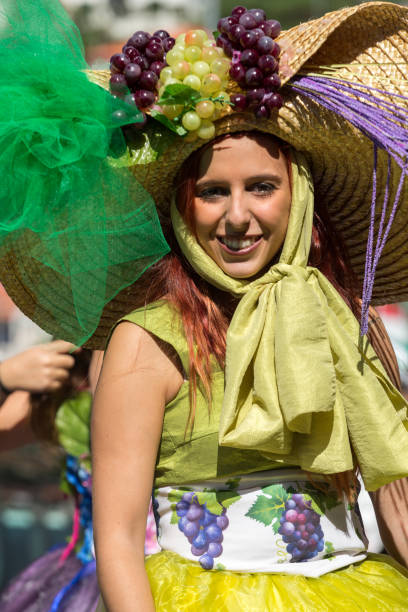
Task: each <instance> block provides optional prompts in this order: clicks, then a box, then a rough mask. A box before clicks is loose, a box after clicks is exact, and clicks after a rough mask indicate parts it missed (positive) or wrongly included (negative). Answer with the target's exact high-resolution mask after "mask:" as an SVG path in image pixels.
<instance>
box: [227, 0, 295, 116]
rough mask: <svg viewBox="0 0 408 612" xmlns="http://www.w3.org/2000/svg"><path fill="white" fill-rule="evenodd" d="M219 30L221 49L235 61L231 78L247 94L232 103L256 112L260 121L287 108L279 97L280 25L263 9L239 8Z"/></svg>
mask: <svg viewBox="0 0 408 612" xmlns="http://www.w3.org/2000/svg"><path fill="white" fill-rule="evenodd" d="M217 27H218V31H219V32H220V36H219V37H218V38H217V45H218V46H219V47H221V48H222V49H223V50H224V53H225V54H226V55H227V56H228V57H232V63H231V68H230V77H231V78H232V79H233V80H234V81H236V82H237V83H238V85H239V86H240V87H241V89H243V90H244V91H245V93H244V94H240V93H238V94H233V95H232V96H231V102H232V103H233V104H234V105H235V108H236V109H237V110H245V109H246V108H252V109H253V110H254V112H255V116H256V117H259V118H266V119H267V118H269V117H270V114H271V110H272V109H275V108H280V107H281V106H282V104H283V99H282V96H281V95H280V94H278V93H277V90H278V89H279V87H280V86H281V81H280V78H279V76H278V68H279V63H278V56H279V53H280V47H279V45H278V43H276V42H275V40H274V39H275V38H277V36H279V34H280V31H281V26H280V23H279V21H276V20H275V19H269V20H267V19H266V14H265V11H263V10H262V9H249V10H247V9H246V8H245V7H244V6H236V7H235V8H233V9H232V12H231V15H230V16H229V17H223V18H222V19H220V20H219V22H218V26H217Z"/></svg>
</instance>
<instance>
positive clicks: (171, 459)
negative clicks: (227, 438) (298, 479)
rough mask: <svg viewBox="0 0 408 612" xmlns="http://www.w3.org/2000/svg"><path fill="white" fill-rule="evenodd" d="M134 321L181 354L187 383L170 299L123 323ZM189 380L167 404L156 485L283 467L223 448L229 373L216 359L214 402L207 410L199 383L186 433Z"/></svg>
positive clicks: (183, 347) (183, 346) (183, 357)
mask: <svg viewBox="0 0 408 612" xmlns="http://www.w3.org/2000/svg"><path fill="white" fill-rule="evenodd" d="M122 320H126V321H131V322H132V323H135V324H136V325H139V326H140V327H143V328H144V329H146V330H147V331H148V332H150V333H151V334H153V335H154V336H156V337H157V338H159V339H160V340H162V341H164V342H166V343H168V344H169V345H171V346H172V347H173V348H174V349H175V351H176V352H177V354H178V356H179V358H180V361H181V363H182V366H183V370H184V372H185V376H186V378H187V379H188V375H189V363H188V346H187V341H186V338H185V334H184V331H183V327H182V324H181V320H180V317H179V315H178V313H177V312H176V310H175V309H174V307H172V306H171V305H170V304H169V303H168V302H166V301H164V300H163V301H160V302H154V303H152V304H149V305H148V306H146V307H143V308H140V309H138V310H135V311H133V312H132V313H130V314H129V315H127V316H126V317H124V319H122ZM188 385H189V383H188V380H185V381H184V382H183V384H182V386H181V388H180V390H179V392H178V394H177V395H176V397H175V398H174V399H173V400H172V401H171V402H169V403H168V404H167V406H166V410H165V414H164V420H163V432H162V437H161V444H160V448H159V451H158V456H157V464H156V471H155V487H158V486H167V485H180V484H183V483H188V482H194V481H196V480H214V479H216V478H224V477H229V476H234V475H238V474H248V473H251V472H257V471H261V470H267V469H272V468H274V467H282V465H281V464H280V463H278V462H273V461H271V460H270V459H267V458H266V457H264V456H263V455H261V453H259V452H257V451H250V450H241V449H233V448H227V447H220V446H219V445H218V426H219V420H220V412H221V406H222V399H223V393H224V372H223V370H222V369H221V368H220V366H219V365H218V363H217V362H216V360H215V359H213V361H212V384H211V392H212V403H211V406H210V407H209V406H208V401H207V398H206V397H205V395H204V393H203V391H202V389H201V387H200V385H198V386H197V410H196V417H195V422H194V428H193V432H192V434H191V435H190V434H189V433H185V432H186V424H187V420H188V415H189V389H188Z"/></svg>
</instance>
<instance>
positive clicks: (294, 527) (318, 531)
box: [278, 493, 324, 562]
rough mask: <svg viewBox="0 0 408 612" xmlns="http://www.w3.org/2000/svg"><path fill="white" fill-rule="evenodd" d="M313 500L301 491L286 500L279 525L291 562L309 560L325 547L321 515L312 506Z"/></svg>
mask: <svg viewBox="0 0 408 612" xmlns="http://www.w3.org/2000/svg"><path fill="white" fill-rule="evenodd" d="M311 505H312V502H311V501H310V500H305V499H304V497H303V495H301V494H300V493H294V494H293V495H292V496H291V497H290V498H289V499H288V500H287V501H286V502H285V511H284V512H283V514H282V516H281V519H280V523H281V526H280V527H279V530H278V531H279V533H280V534H281V536H282V540H283V541H284V542H285V543H286V544H287V546H286V550H287V551H288V553H289V554H290V555H291V557H292V558H291V562H296V561H307V560H308V559H312V558H313V557H316V556H317V555H318V553H319V552H322V550H323V549H324V535H323V531H322V528H321V526H320V516H319V515H318V514H317V512H315V511H314V510H313V509H312V508H311Z"/></svg>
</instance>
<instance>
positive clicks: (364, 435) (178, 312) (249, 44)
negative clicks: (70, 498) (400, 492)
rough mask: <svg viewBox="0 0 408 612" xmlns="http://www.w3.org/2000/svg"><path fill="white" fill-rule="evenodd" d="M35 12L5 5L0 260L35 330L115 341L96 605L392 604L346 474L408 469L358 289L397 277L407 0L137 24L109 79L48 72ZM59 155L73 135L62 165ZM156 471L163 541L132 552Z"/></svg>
mask: <svg viewBox="0 0 408 612" xmlns="http://www.w3.org/2000/svg"><path fill="white" fill-rule="evenodd" d="M15 3H17V6H18V7H19V8H20V9H21V10H23V9H24V10H26V7H27V4H29V5H30V8H31V10H32V11H34V9H36V7H38V6H42V7H44V9H45V8H50V7H54V5H55V7H58V6H59V3H58V2H57V0H37V1H36V2H35V3H27V2H26V0H14V2H13V4H15ZM43 12H45V11H43ZM22 15H23V16H24V15H25V13H24V12H23V13H22ZM43 19H44V15H40V16H39V20H40V23H42V21H41V20H43ZM27 23H29V24H30V25H31V32H32V31H33V30H39V31H40V32H41V31H42V30H41V28H38V27H37V25H36V24H37V23H38V19H33V18H32V17H31V18H30V16H29V17H28V20H27V19H25V18H24V19H22V20H21V40H20V43H19V45H18V46H17V47H16V45H15V44H14V38H15V35H16V28H15V27H11V28H10V37H11V43H12V44H10V45H9V54H7V55H5V56H4V58H3V59H4V61H3V62H2V67H3V70H2V72H1V74H2V80H3V81H4V82H5V94H4V96H3V97H1V96H0V101H1V100H6V102H5V104H7V105H8V106H7V109H5V112H4V113H3V115H4V116H5V117H11V118H12V121H5V122H4V123H1V125H0V127H1V130H2V129H3V126H4V130H5V131H4V133H3V136H2V131H1V130H0V144H1V145H2V146H1V147H0V152H1V155H2V156H4V160H5V164H4V173H3V175H2V177H3V181H0V186H1V187H2V188H3V190H2V192H3V195H4V198H3V199H4V206H2V207H0V211H3V212H4V213H5V216H6V217H7V215H6V212H5V211H7V210H9V201H10V200H11V201H12V202H14V205H15V211H16V214H15V217H16V218H18V220H19V223H18V224H17V225H16V224H15V223H14V216H13V219H12V222H13V223H11V224H10V222H9V219H8V218H4V219H3V218H1V219H0V221H1V223H0V226H1V228H6V229H7V228H8V229H9V231H10V233H11V236H12V239H11V240H10V239H9V238H8V234H7V232H6V229H2V232H3V233H4V240H3V243H2V244H3V247H2V250H0V264H2V269H1V273H2V280H3V278H4V282H5V283H6V288H7V289H8V288H10V293H11V295H12V297H14V298H15V300H16V302H17V303H18V304H22V305H23V306H24V308H25V310H26V311H27V312H29V313H30V314H31V316H33V317H34V318H36V319H37V320H38V321H39V322H41V323H42V324H44V326H46V327H47V328H48V329H50V331H54V333H58V335H62V336H64V337H66V339H71V338H77V337H79V339H82V340H83V339H84V338H86V339H88V342H89V346H92V347H94V348H104V347H105V345H106V343H107V342H108V345H107V349H106V353H105V358H104V363H103V367H102V372H101V375H100V378H99V382H98V388H97V390H96V395H95V401H94V404H93V409H92V454H93V461H92V464H93V494H94V499H93V511H94V527H95V532H94V533H95V548H96V558H97V566H98V579H99V584H100V586H101V591H102V598H103V604H104V605H105V606H106V608H107V609H108V610H109V612H117V611H120V612H128V611H129V612H133V611H134V610H143V611H146V612H150V611H152V612H153V610H155V609H157V610H165V611H166V612H172V611H177V612H178V611H179V610H186V611H187V610H191V611H195V610H201V609H209V610H210V609H211V610H213V609H216V610H217V611H219V612H225V611H227V610H228V611H229V612H237V611H239V612H243V611H251V612H265V611H266V610H281V611H282V610H285V611H288V610H292V611H297V610H299V609H300V608H304V609H305V610H306V609H307V610H322V609H327V610H355V609H364V610H381V612H383V611H388V612H391V611H392V612H393V611H394V610H397V609H399V610H402V609H406V601H407V596H408V579H407V577H406V574H404V570H403V569H402V568H401V567H399V566H396V565H394V564H393V563H392V562H391V561H390V560H389V559H387V558H384V557H380V558H370V556H369V555H368V554H367V550H366V543H365V538H364V535H363V533H362V528H361V524H360V519H359V513H358V508H357V507H356V488H355V483H356V472H357V470H359V471H360V473H361V475H362V478H363V480H364V483H365V485H366V488H367V489H368V490H370V491H375V490H377V489H379V488H381V487H383V486H384V485H386V484H387V483H390V482H392V481H393V480H396V479H399V478H403V477H405V476H407V475H408V433H407V430H406V414H407V404H406V402H405V400H404V398H403V397H402V396H401V394H400V393H399V391H398V389H397V388H395V387H394V386H393V384H392V382H391V380H390V376H389V375H387V371H389V372H390V369H389V368H388V365H389V361H388V362H387V361H386V360H384V366H383V364H382V361H381V360H380V358H379V357H381V352H380V354H379V355H377V353H376V352H375V347H374V345H371V344H370V337H371V336H370V334H368V335H367V336H366V333H367V315H368V306H369V303H370V300H373V303H375V301H376V303H381V302H384V301H386V300H387V299H388V300H390V301H392V300H395V301H396V300H398V299H401V298H404V297H406V296H408V279H407V275H406V265H407V262H408V241H407V231H408V225H407V219H408V212H407V211H408V181H407V180H406V179H407V177H406V174H407V166H406V159H407V155H408V128H407V121H406V117H407V113H408V86H407V83H408V80H407V73H408V61H407V60H408V47H407V41H406V37H404V35H403V33H404V32H405V31H406V28H407V23H408V8H403V7H399V6H397V5H394V4H392V3H389V2H372V3H364V4H360V5H359V6H356V7H352V8H349V9H347V8H346V9H343V10H341V11H338V12H336V13H333V14H329V15H326V16H325V17H324V18H322V19H321V20H317V21H314V22H313V21H312V22H308V23H306V24H302V25H300V26H299V27H297V28H293V29H292V30H291V31H289V32H286V33H280V30H281V28H280V24H279V23H278V22H277V21H276V20H274V19H267V17H266V15H265V13H264V11H263V10H261V9H253V10H248V11H247V10H246V9H245V7H243V6H236V7H235V8H234V9H233V11H232V14H231V15H230V16H229V17H226V18H223V19H221V20H220V22H219V23H218V30H219V36H218V37H217V40H216V41H215V40H214V39H209V38H208V35H207V34H206V32H204V31H202V30H194V31H190V32H188V33H186V34H185V35H180V36H179V37H178V38H177V40H174V39H173V38H172V37H170V36H169V34H168V32H166V31H164V30H157V31H156V32H155V33H154V35H153V36H150V34H148V33H146V32H142V31H138V32H135V34H134V35H133V36H131V38H129V40H128V42H127V44H126V45H125V46H124V47H123V50H122V53H120V52H118V53H116V54H115V55H114V56H112V58H111V70H110V72H108V73H104V72H103V73H102V74H101V72H98V71H89V70H88V71H87V70H86V66H85V65H84V63H83V62H82V61H81V62H79V65H78V67H77V68H72V69H68V67H65V69H64V68H61V67H60V65H59V57H60V55H62V59H63V60H65V61H66V58H67V57H68V58H69V57H70V54H69V50H66V48H65V47H61V45H60V44H59V40H57V42H56V44H55V52H52V51H51V52H50V50H49V47H48V46H47V45H44V44H43V42H44V41H41V40H37V38H36V37H34V36H33V37H32V42H33V46H30V47H27V43H28V42H29V41H28V37H27V34H26V27H27ZM50 30H51V32H54V31H55V24H54V23H53V22H52V20H51V25H50ZM57 30H58V29H57ZM19 31H20V30H19ZM58 31H59V30H58ZM63 31H65V30H63ZM45 38H46V41H45V42H48V40H49V35H47V36H46V37H45ZM30 41H31V39H30ZM3 47H4V48H5V47H6V46H5V45H0V53H3ZM16 48H17V50H18V51H19V52H18V53H17V52H16ZM39 48H44V51H46V52H45V53H44V55H43V56H41V57H43V60H41V61H40V65H39V66H37V67H36V66H35V64H36V63H38V58H39V55H38V49H39ZM20 50H21V53H20ZM58 50H60V51H59V54H58V53H57V52H58ZM20 57H21V58H22V62H23V64H24V66H22V65H21V62H20V64H19V69H18V70H17V71H16V69H15V61H16V58H17V59H18V58H20ZM50 58H51V59H52V60H53V61H54V60H55V62H57V63H56V65H55V66H54V71H50V68H51V64H50ZM34 60H35V61H34ZM57 60H58V61H57ZM10 66H11V68H10ZM75 66H77V63H76V64H75ZM23 68H24V70H23ZM40 68H43V70H40ZM6 69H7V70H8V72H5V70H6ZM141 70H142V73H141ZM85 71H86V73H85ZM11 73H12V74H11ZM140 73H141V74H140ZM16 75H17V76H16ZM61 75H63V76H64V87H63V88H61ZM86 75H89V80H88V78H87V76H86ZM23 76H24V79H23ZM139 77H140V78H139ZM33 79H34V81H33ZM20 80H22V81H23V83H22V88H21V89H18V90H15V86H16V82H19V81H20ZM44 80H45V81H46V84H47V86H48V88H47V87H45V86H44V82H43V81H44ZM27 81H28V83H29V84H30V86H31V87H32V89H33V100H34V103H30V104H27V97H26V96H27V93H26V92H27V87H25V86H26V82H27ZM10 83H12V89H13V92H11V94H10V87H11V85H10ZM68 85H70V89H71V90H72V91H71V93H72V99H71V98H68V96H67V95H66V91H67V89H68ZM79 85H81V87H79ZM104 88H105V89H104ZM107 90H109V91H110V93H109V91H107ZM278 90H279V93H278ZM16 92H18V93H16ZM56 94H58V96H57V95H56ZM111 94H112V95H111ZM44 96H45V99H44ZM10 100H11V101H12V102H13V106H12V112H11V113H10V108H9V105H10ZM97 100H100V113H99V115H100V117H99V122H98V126H99V127H98V130H95V133H94V137H93V138H90V131H91V128H92V126H94V119H95V117H94V116H95V112H96V111H95V108H96V103H95V101H97ZM45 102H47V103H45ZM67 107H68V108H67ZM89 109H91V111H92V112H91V115H92V117H91V116H90V115H89V112H90V110H89ZM17 111H18V112H17ZM66 111H69V112H66ZM41 112H43V113H46V112H48V114H45V116H44V117H42V118H41V117H39V115H41ZM99 115H98V116H99ZM28 118H29V119H30V121H28ZM62 118H65V120H64V121H62ZM73 119H74V120H73ZM79 119H80V120H79ZM28 125H29V126H30V129H32V132H29V133H28V127H27V126H28ZM72 126H74V127H75V128H78V131H77V132H75V133H72V142H79V144H78V147H79V149H80V152H81V151H82V149H84V151H86V152H87V153H88V154H89V156H88V157H86V159H85V160H82V159H80V161H78V158H77V156H73V155H72V150H71V148H70V147H68V151H67V150H66V147H65V143H66V134H67V133H69V134H71V132H72ZM39 127H47V131H45V132H44V135H42V133H41V134H40V133H39ZM50 128H51V131H52V133H54V131H55V134H57V135H59V137H58V140H57V139H56V138H55V139H49V138H47V136H48V135H49V133H50ZM57 128H58V129H57ZM70 130H71V131H70ZM17 132H18V133H19V134H20V133H21V137H20V136H19V138H18V139H17V140H16V134H17ZM187 132H188V133H187ZM260 133H262V134H263V135H260ZM234 134H235V135H234ZM79 135H81V140H80V141H79V140H78V138H79ZM1 136H2V137H1ZM102 136H103V139H102V138H101V137H102ZM124 139H126V141H125V140H124ZM39 141H41V143H43V144H44V147H45V145H46V144H47V148H46V149H45V151H43V149H42V148H40V149H39V147H38V146H37V143H38V142H39ZM56 142H57V144H58V145H59V146H56V145H55V143H56ZM70 142H71V141H70ZM283 142H284V143H285V144H282V143H283ZM10 143H14V144H13V148H12V149H10V147H11V144H10ZM27 143H33V146H32V148H31V149H29V150H28V149H27V146H28V145H27ZM90 143H91V144H90ZM99 143H102V145H101V146H99ZM34 145H35V146H34ZM75 150H76V149H75ZM55 151H62V152H63V153H70V154H71V155H70V157H69V159H68V158H67V156H66V155H61V158H60V159H59V160H58V163H59V165H58V166H57V169H56V170H55V171H54V170H53V168H54V167H56V166H55ZM95 154H97V155H98V156H99V157H98V159H95V158H94V155H95ZM107 156H108V158H107ZM17 162H18V163H17ZM10 167H13V168H19V173H18V176H19V177H20V178H21V177H23V179H24V180H21V181H16V180H15V176H16V174H15V173H10V171H9V169H10ZM1 168H2V166H1V164H0V169H1ZM128 170H129V171H128ZM10 177H11V179H10ZM32 177H34V178H32ZM78 177H79V178H80V179H81V180H80V181H79V180H78ZM34 179H35V181H34ZM34 183H35V184H36V185H38V190H37V191H36V190H34V189H33V187H32V185H33V184H34ZM57 187H58V190H57V194H58V197H56V196H55V193H56V189H57ZM36 193H37V195H38V197H37V198H36V199H35V200H34V201H33V195H35V194H36ZM68 193H69V194H70V197H69V198H68ZM388 199H390V200H391V201H390V202H388ZM21 202H24V206H23V207H22V208H21ZM376 205H377V207H378V206H380V207H383V210H382V212H381V214H380V212H379V210H378V208H377V209H376ZM13 210H14V209H13ZM18 211H21V213H22V214H21V215H20V214H17V213H18ZM156 211H157V212H158V214H156ZM31 212H33V214H34V212H35V216H34V219H31V217H30V215H29V213H31ZM54 213H55V215H56V220H55V222H54V223H53V222H50V223H47V224H44V222H43V221H44V219H46V220H47V219H48V216H49V215H51V220H53V217H52V215H53V214H54ZM57 213H58V214H57ZM103 213H104V214H103ZM84 216H85V219H84ZM30 219H31V223H29V221H30ZM40 221H41V223H40ZM68 221H69V222H70V223H68ZM85 221H86V222H87V223H86V224H85ZM67 223H68V225H67ZM43 228H44V229H43ZM40 230H41V231H40ZM162 231H163V234H162V233H161V232H162ZM2 232H0V239H1V237H2ZM163 235H164V237H165V239H166V240H163ZM342 237H343V239H344V244H343V242H342ZM166 241H167V242H166ZM0 246H1V240H0ZM56 247H58V249H57V248H56ZM348 252H349V253H350V261H349V260H348V256H347V253H348ZM365 252H367V256H366V257H365V255H364V254H365ZM380 255H381V258H380ZM375 274H376V283H375V285H374V276H375ZM356 278H357V281H356V280H355V279H356ZM360 302H362V311H363V312H362V315H361V321H362V326H361V328H360V325H359V321H358V319H359V316H360V313H358V312H357V311H358V310H359V305H360ZM356 314H357V315H358V316H355V315H356ZM387 364H388V365H387ZM387 368H388V369H387ZM395 380H396V382H397V383H398V381H397V378H395ZM379 458H380V460H379ZM152 488H153V505H154V509H155V516H156V520H157V524H158V532H159V540H160V546H161V547H162V550H161V552H159V553H158V554H155V555H152V556H151V557H149V558H148V559H147V560H145V559H144V546H143V545H144V533H145V527H146V514H147V512H148V508H149V501H150V497H151V494H152ZM380 506H381V508H382V510H381V511H382V512H384V506H383V505H382V504H380ZM387 524H389V525H392V522H391V521H389V520H388V521H387ZM401 558H402V556H401ZM212 570H215V571H212ZM103 604H102V603H101V606H103Z"/></svg>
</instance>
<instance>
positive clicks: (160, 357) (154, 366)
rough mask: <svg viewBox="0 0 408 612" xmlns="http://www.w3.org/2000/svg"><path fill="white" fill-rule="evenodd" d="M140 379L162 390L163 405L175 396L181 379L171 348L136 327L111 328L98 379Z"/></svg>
mask: <svg viewBox="0 0 408 612" xmlns="http://www.w3.org/2000/svg"><path fill="white" fill-rule="evenodd" d="M104 371H105V373H106V372H111V373H112V375H114V376H115V377H116V376H122V375H124V376H129V375H132V374H133V376H137V377H140V376H143V377H144V379H145V381H146V382H147V381H150V382H154V383H155V384H157V385H158V386H159V387H161V388H162V389H163V392H164V394H165V402H166V403H168V402H169V401H171V400H172V399H173V398H174V397H175V396H176V394H177V393H178V391H179V389H180V387H181V385H182V383H183V375H182V372H181V370H180V365H179V363H178V359H177V356H176V355H175V354H174V351H173V350H172V347H169V346H168V345H167V344H166V343H164V342H162V341H160V340H159V339H158V338H156V337H155V336H154V335H152V334H150V333H149V332H147V331H146V330H145V329H143V328H142V327H140V326H139V325H135V324H134V323H131V322H130V321H122V322H121V323H119V325H117V327H116V328H115V330H114V332H113V334H112V337H111V340H110V342H109V346H108V348H107V351H106V354H105V359H104V364H103V368H102V375H103V374H104Z"/></svg>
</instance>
